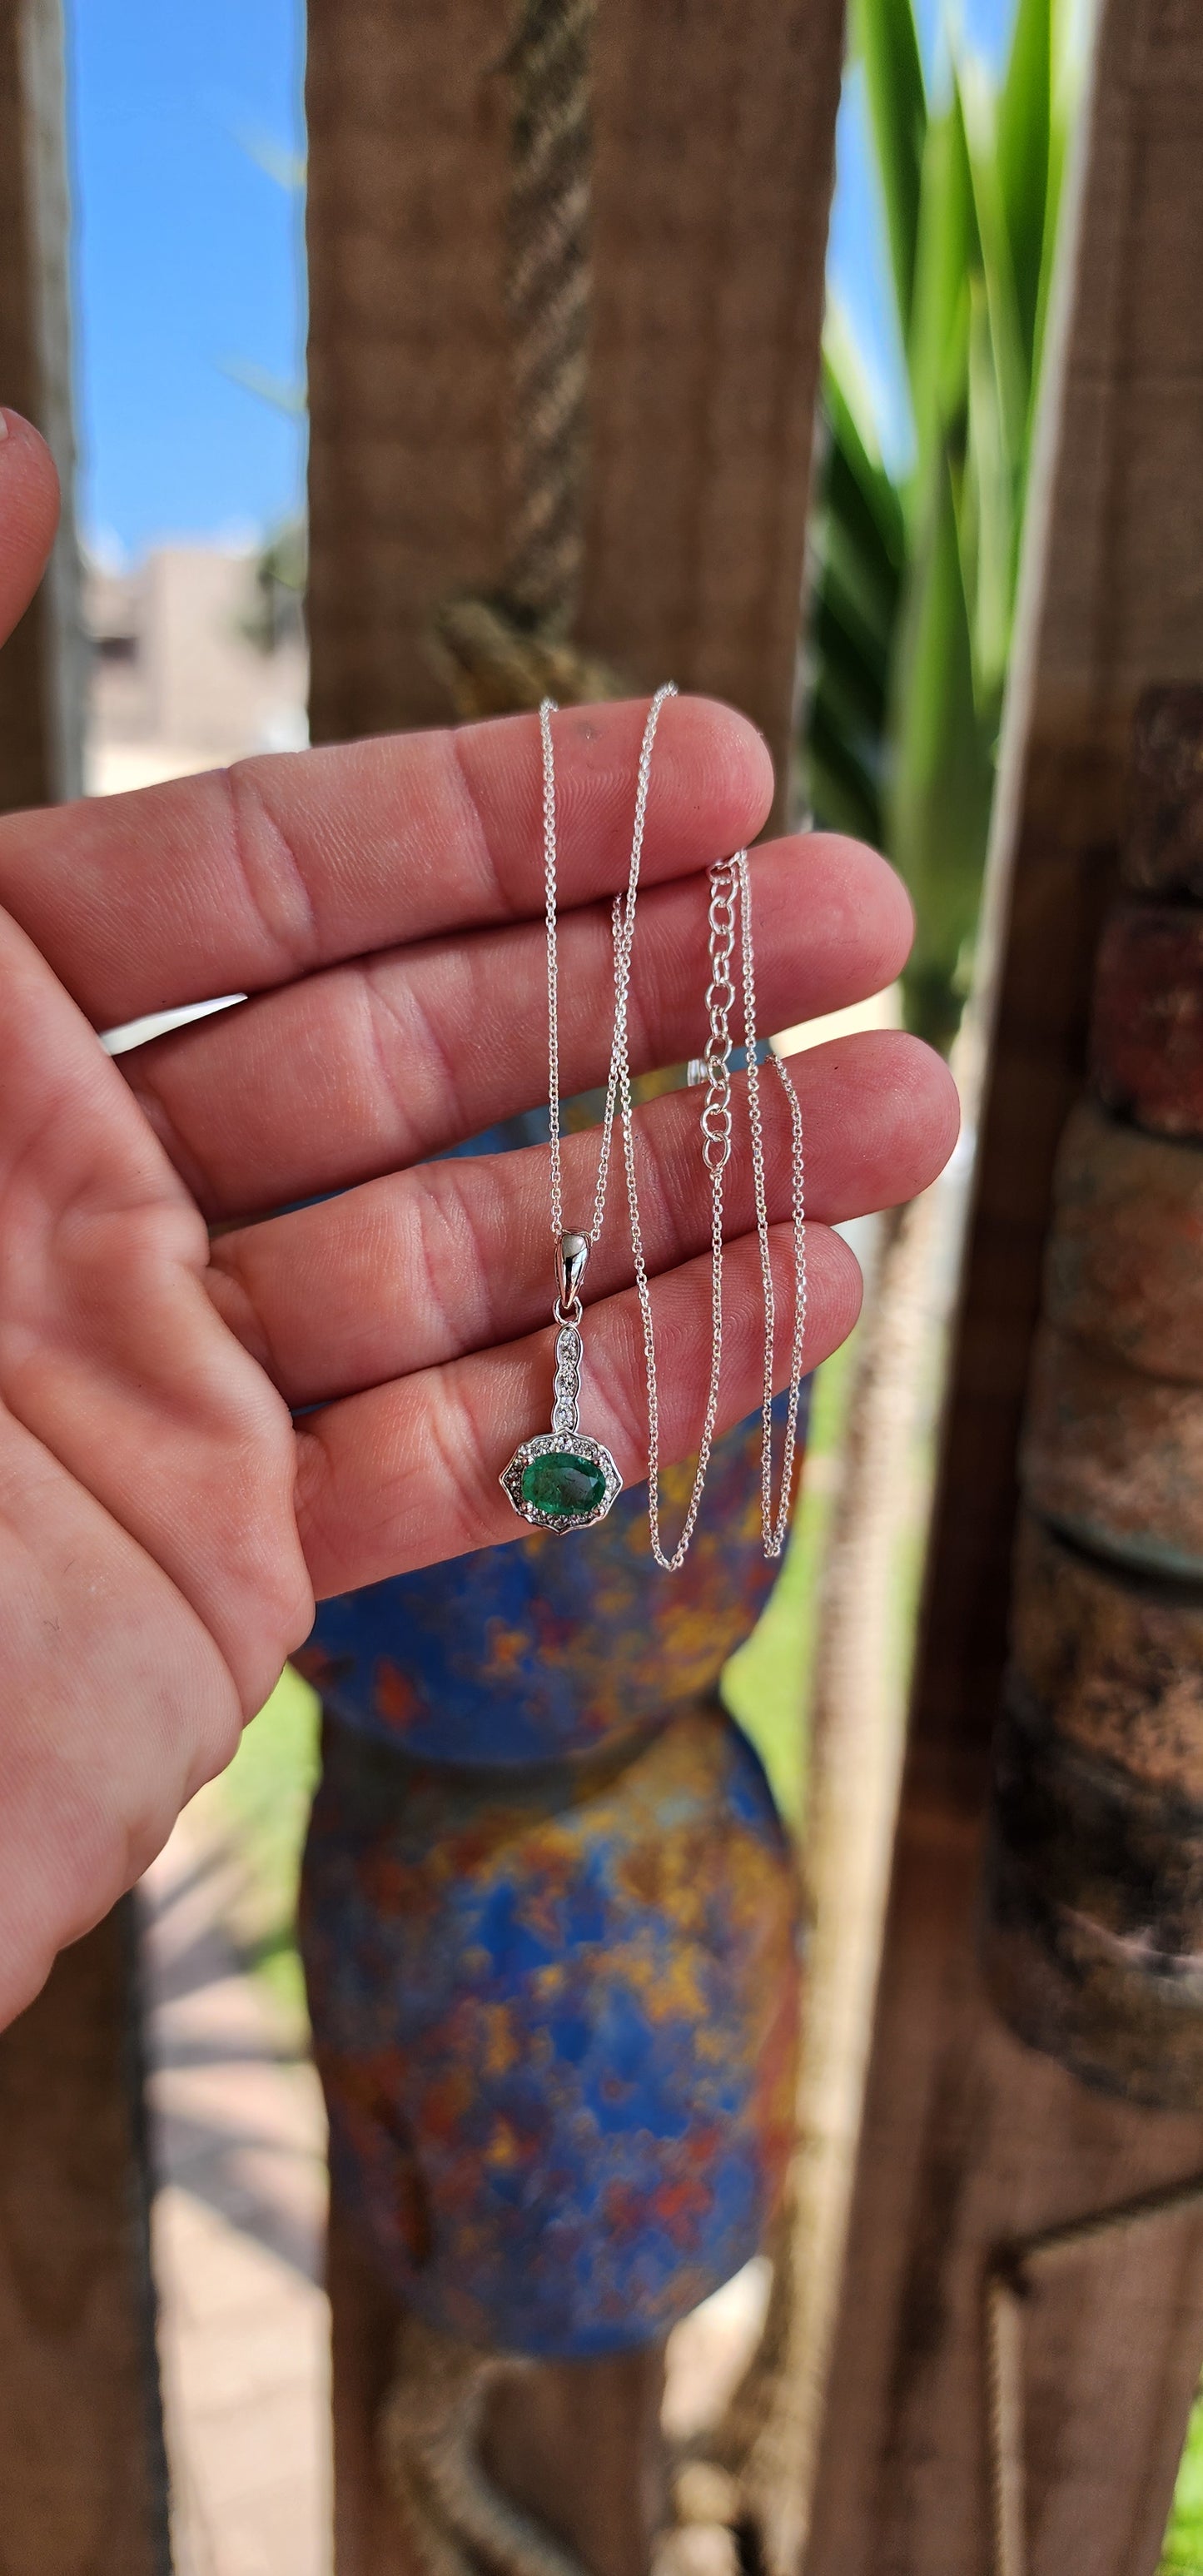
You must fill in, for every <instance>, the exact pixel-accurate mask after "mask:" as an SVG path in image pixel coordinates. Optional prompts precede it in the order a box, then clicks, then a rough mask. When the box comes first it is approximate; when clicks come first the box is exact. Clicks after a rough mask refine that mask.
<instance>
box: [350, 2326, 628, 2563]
mask: <svg viewBox="0 0 1203 2576" xmlns="http://www.w3.org/2000/svg"><path fill="white" fill-rule="evenodd" d="M532 2367H533V2365H532V2364H531V2363H529V2362H526V2361H523V2360H522V2359H521V2358H520V2357H518V2356H515V2355H512V2354H501V2353H488V2352H479V2351H476V2350H474V2349H473V2347H472V2346H471V2345H469V2344H461V2343H457V2342H454V2341H453V2340H452V2338H451V2336H450V2335H444V2334H440V2333H439V2332H438V2331H437V2329H436V2328H435V2327H433V2326H428V2325H425V2324H424V2323H423V2322H422V2320H421V2319H420V2318H418V2317H415V2316H409V2317H407V2318H406V2320H405V2323H404V2325H403V2326H402V2327H401V2330H400V2333H399V2335H398V2338H397V2349H396V2355H395V2360H394V2366H393V2376H392V2381H391V2385H390V2388H389V2391H388V2394H387V2396H386V2398H385V2400H384V2403H383V2405H382V2407H381V2411H380V2418H379V2423H378V2428H377V2439H378V2445H379V2453H380V2460H381V2465H382V2468H383V2470H384V2475H385V2479H386V2482H387V2484H388V2487H389V2490H390V2492H391V2495H392V2498H393V2502H394V2504H395V2505H396V2507H397V2510H398V2513H399V2514H400V2517H401V2520H402V2523H403V2526H404V2528H405V2531H406V2534H407V2536H408V2538H409V2541H410V2544H411V2546H412V2549H413V2552H414V2555H415V2558H416V2560H417V2563H418V2565H419V2566H420V2567H421V2568H422V2569H423V2570H424V2576H481V2570H482V2569H487V2570H488V2571H489V2576H589V2571H588V2569H587V2568H585V2567H584V2566H583V2565H582V2563H581V2561H580V2559H579V2558H577V2557H576V2556H575V2555H574V2553H573V2551H572V2550H571V2549H569V2548H567V2547H566V2546H565V2545H564V2544H563V2543H562V2542H561V2541H558V2540H556V2539H555V2538H554V2537H553V2535H552V2534H551V2533H550V2532H548V2531H545V2530H544V2529H543V2528H542V2526H541V2525H540V2524H539V2523H537V2522H535V2521H533V2520H532V2518H531V2516H530V2515H529V2514H525V2513H523V2512H522V2511H521V2510H520V2509H519V2507H518V2506H517V2505H515V2504H511V2502H510V2500H509V2497H508V2496H505V2495H503V2494H502V2493H501V2490H500V2488H498V2487H496V2486H494V2484H493V2482H492V2479H491V2478H490V2477H489V2476H488V2475H487V2473H486V2471H485V2469H484V2467H483V2466H482V2464H481V2458H480V2435H481V2431H482V2428H483V2423H484V2415H485V2407H486V2404H487V2401H488V2396H489V2392H490V2390H491V2389H492V2388H493V2387H494V2386H495V2385H496V2382H497V2381H498V2380H499V2379H501V2378H505V2377H510V2376H512V2375H514V2374H515V2373H520V2372H523V2371H527V2370H529V2369H531V2368H532Z"/></svg>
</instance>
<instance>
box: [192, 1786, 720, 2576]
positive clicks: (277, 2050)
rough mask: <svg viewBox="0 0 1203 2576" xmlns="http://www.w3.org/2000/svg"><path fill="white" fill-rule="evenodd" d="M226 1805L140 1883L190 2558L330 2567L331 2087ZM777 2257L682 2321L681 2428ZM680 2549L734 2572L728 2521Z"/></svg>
mask: <svg viewBox="0 0 1203 2576" xmlns="http://www.w3.org/2000/svg"><path fill="white" fill-rule="evenodd" d="M211 1815H212V1810H211V1809H209V1810H208V1811H207V1812H206V1808H205V1802H204V1801H202V1802H201V1806H200V1808H199V1809H198V1810H190V1811H189V1813H188V1815H186V1816H185V1817H183V1818H181V1821H180V1823H179V1825H178V1826H177V1828H176V1831H175V1833H174V1834H173V1836H172V1839H171V1841H170V1843H169V1844H168V1846H167V1849H166V1851H165V1852H164V1853H163V1854H162V1856H161V1858H160V1859H159V1860H158V1861H157V1862H156V1863H155V1866H154V1868H153V1869H152V1870H151V1871H150V1873H149V1875H148V1877H147V1878H146V1880H145V1881H144V1882H143V1901H144V1921H145V1934H146V1937H145V1943H144V1949H145V1959H146V1976H147V1987H148V1998H147V1999H148V2048H149V2056H150V2069H151V2071H150V2080H149V2088H148V2090H149V2106H150V2114H151V2120H152V2128H153V2148H154V2156H155V2169H156V2171H157V2173H158V2176H159V2189H158V2192H157V2195H156V2201H155V2216H154V2231H155V2268H156V2275H157V2279H158V2286H159V2298H160V2336H159V2341H160V2355H161V2361H162V2370H163V2386H164V2402H165V2411H166V2420H167V2439H168V2449H169V2454H170V2459H171V2472H172V2486H173V2494H174V2514H173V2541H174V2549H175V2565H176V2576H331V2549H330V2536H329V2531H330V2501H329V2430H328V2415H329V2382H328V2356H327V2335H328V2312H327V2306H326V2299H325V2296H324V2293H323V2291H322V2289H321V2287H320V2281H321V2256H322V2230H323V2222H324V2216H325V2166H324V2145H325V2139H324V2123H323V2117H322V2105H321V2097H320V2092H319V2088H318V2084H317V2079H316V2076H315V2075H314V2073H313V2070H312V2068H311V2066H310V2065H309V2064H308V2062H307V2060H306V2058H305V2057H304V2055H303V2053H299V2051H298V2047H297V2044H296V2042H295V2039H290V2037H289V2035H288V2033H287V2031H286V2029H285V2026H284V2023H283V2020H282V2018H280V2017H277V2015H276V2014H275V2012H274V2011H273V2006H272V2001H271V1998H270V1996H269V1995H268V1994H266V1993H265V1991H264V1989H263V1987H262V1984H261V1981H260V1980H259V1979H257V1978H255V1977H253V1976H250V1975H248V1974H247V1973H246V1972H245V1970H244V1968H243V1966H242V1964H241V1962H240V1959H239V1954H238V1950H237V1946H236V1943H235V1940H234V1937H233V1935H232V1933H231V1931H230V1930H229V1928H228V1923H229V1917H230V1914H231V1912H233V1913H234V1914H235V1916H236V1913H237V1908H236V1906H235V1905H232V1899H233V1897H234V1893H235V1890H236V1887H237V1873H238V1864H237V1861H236V1859H235V1857H234V1856H233V1854H232V1852H231V1851H230V1849H229V1847H228V1845H225V1844H223V1842H222V1841H221V1839H220V1838H219V1832H218V1829H217V1827H216V1826H215V1825H214V1823H213V1822H212V1821H211ZM766 2276H767V2266H765V2265H763V2264H759V2263H752V2264H749V2265H748V2266H747V2268H746V2270H745V2271H744V2272H742V2273H740V2274H739V2275H738V2277H737V2279H736V2280H734V2281H731V2282H728V2284H727V2286H726V2288H725V2289H724V2290H720V2291H719V2292H718V2293H717V2295H716V2296H715V2297H714V2298H713V2299H710V2300H708V2301H707V2303H706V2305H705V2306H704V2307H702V2308H699V2309H698V2310H697V2311H696V2312H695V2314H694V2315H693V2316H692V2317H689V2318H687V2319H686V2320H685V2322H684V2324H683V2325H681V2326H679V2327H678V2329H677V2332H676V2334H675V2335H674V2336H673V2337H672V2339H671V2342H670V2346H669V2374H668V2389H667V2398H666V2405H665V2420H666V2425H667V2428H668V2430H669V2431H670V2432H671V2433H672V2434H674V2435H676V2436H677V2437H678V2438H679V2437H681V2436H683V2435H688V2434H690V2433H692V2432H694V2431H696V2430H699V2429H700V2428H701V2427H702V2426H703V2425H704V2424H707V2423H709V2422H712V2421H715V2420H716V2419H717V2417H718V2415H719V2413H720V2412H721V2409H722V2405H723V2403H724V2401H725V2399H726V2396H727V2394H728V2391H729V2390H730V2388H732V2387H733V2386H734V2383H735V2381H736V2379H737V2378H738V2376H739V2373H740V2370H741V2368H742V2365H743V2361H744V2358H745V2356H746V2355H747V2353H748V2352H749V2350H750V2348H751V2346H752V2345H753V2344H754V2342H755V2338H756V2334H757V2332H758V2330H759V2323H760V2317H761V2314H762V2312H763V2304H764V2297H765V2293H766V2287H767V2278H766ZM680 2552H684V2555H680ZM707 2552H709V2554H707ZM678 2555H679V2557H680V2563H679V2565H678V2560H677V2558H676V2557H674V2558H673V2560H672V2564H671V2568H670V2566H669V2562H668V2560H667V2559H666V2560H665V2565H664V2570H663V2576H734V2554H733V2543H732V2542H731V2541H730V2537H729V2535H728V2534H726V2533H721V2534H720V2533H717V2532H715V2533H713V2534H712V2535H710V2536H709V2537H707V2536H706V2535H705V2534H699V2533H694V2534H691V2535H687V2536H682V2537H681V2540H680V2551H679V2552H678Z"/></svg>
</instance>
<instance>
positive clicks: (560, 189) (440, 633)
mask: <svg viewBox="0 0 1203 2576" xmlns="http://www.w3.org/2000/svg"><path fill="white" fill-rule="evenodd" d="M596 7H597V0H522V6H521V11H520V15H519V22H518V31H517V34H516V36H515V39H514V43H513V45H512V47H511V48H510V51H509V54H508V55H507V58H506V64H507V69H508V70H509V73H510V76H511V80H512V84H513V107H512V114H511V123H510V188H509V208H508V217H507V256H506V311H507V315H508V320H509V343H510V371H511V388H512V406H511V416H512V430H511V441H510V447H511V453H510V489H511V504H510V541H509V550H508V559H507V562H506V566H505V570H504V573H503V576H502V580H501V582H500V584H499V586H498V588H497V589H496V590H494V591H485V592H479V593H478V592H470V593H467V594H465V595H464V596H461V597H458V598H453V599H448V600H445V601H444V602H443V603H442V605H441V606H440V607H439V608H438V609H436V611H435V614H434V616H433V618H432V620H431V627H430V636H429V644H430V650H431V655H432V658H433V660H434V661H435V663H436V665H437V667H438V669H439V670H440V672H441V674H442V676H443V678H444V679H445V680H446V682H447V684H448V686H449V688H450V691H451V695H452V698H453V700H454V703H455V707H456V711H457V713H458V714H459V715H462V716H482V715H502V714H506V713H509V712H511V711H513V710H517V709H520V708H525V707H537V706H538V704H539V702H540V700H541V699H542V698H545V697H553V698H556V699H558V700H559V701H560V702H561V703H563V704H572V703H576V704H579V703H580V702H581V701H582V700H584V699H587V698H597V697H613V696H614V695H615V694H616V693H617V691H618V688H619V685H620V684H619V683H618V682H617V681H616V680H615V678H614V676H613V674H612V673H611V672H609V671H608V670H607V669H606V668H605V666H604V665H603V664H602V663H600V662H598V661H597V660H595V659H594V658H593V657H592V656H591V655H588V654H584V653H581V652H580V651H578V649H577V648H576V647H575V646H574V645H573V644H572V643H571V642H570V640H569V639H570V636H571V632H572V627H573V623H574V620H575V617H576V613H577V607H578V603H579V596H580V582H581V565H582V560H583V555H584V502H585V487H586V478H587V470H588V343H589V305H590V267H589V198H590V170H591V152H592V121H591V111H590V75H591V49H592V37H593V28H594V21H595V17H596Z"/></svg>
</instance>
